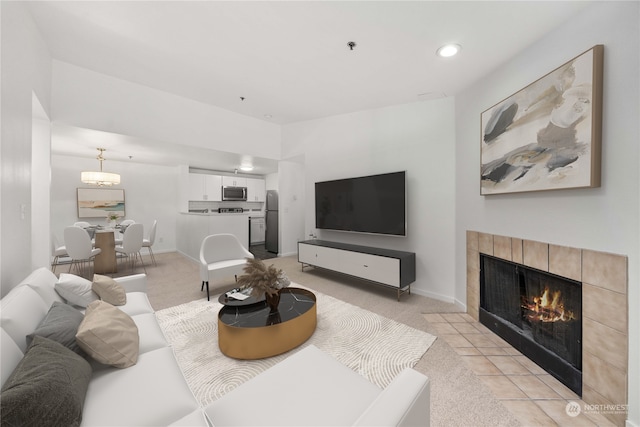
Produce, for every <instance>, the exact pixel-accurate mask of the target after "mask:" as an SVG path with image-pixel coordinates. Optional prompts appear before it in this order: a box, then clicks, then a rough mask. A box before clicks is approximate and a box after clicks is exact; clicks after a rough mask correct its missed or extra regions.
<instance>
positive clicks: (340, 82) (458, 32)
mask: <svg viewBox="0 0 640 427" xmlns="http://www.w3.org/2000/svg"><path fill="white" fill-rule="evenodd" d="M587 4H589V2H581V1H567V2H561V1H489V2H485V1H468V2H463V1H407V2H402V1H315V2H307V1H256V2H247V1H168V2H164V1H153V2H151V1H148V2H147V1H104V2H102V1H71V2H65V1H46V2H28V7H29V10H30V11H31V14H32V15H33V17H34V20H35V22H36V25H37V26H38V27H39V29H40V32H41V34H42V36H43V38H44V39H45V42H46V43H47V45H48V47H49V49H50V51H51V55H52V57H53V58H55V59H58V60H61V61H65V62H68V63H71V64H74V65H77V66H80V67H84V68H87V69H90V70H93V71H97V72H100V73H104V74H107V75H111V76H114V77H117V78H120V79H124V80H128V81H132V82H135V83H139V84H142V85H145V86H148V87H153V88H156V89H159V90H163V91H166V92H170V93H173V94H177V95H180V96H183V97H186V98H190V99H193V100H196V101H199V102H203V103H206V104H210V105H215V106H217V107H221V108H225V109H227V110H231V111H234V112H236V113H239V114H243V115H246V116H250V117H254V118H256V119H258V120H265V121H268V122H271V123H274V124H281V125H283V124H288V123H293V122H298V121H303V120H310V119H316V118H321V117H327V116H332V115H337V114H344V113H349V112H354V111H360V110H367V109H372V108H380V107H384V106H389V105H397V104H404V103H410V102H417V101H422V100H428V99H434V98H441V97H448V96H454V95H455V94H456V93H458V92H459V91H461V90H462V89H464V88H466V87H468V86H469V85H471V84H473V83H474V82H475V81H477V80H478V79H480V78H481V77H483V76H485V75H486V74H488V73H490V72H491V71H492V70H493V69H495V68H497V67H499V66H500V65H501V64H503V63H505V62H506V61H508V60H509V59H510V58H511V57H513V56H514V55H515V54H517V53H518V52H520V51H522V50H523V49H525V48H526V47H527V46H529V45H531V44H532V43H534V42H535V41H536V40H538V39H540V38H541V37H543V36H544V35H545V34H546V33H548V32H549V31H550V30H552V29H553V28H555V27H558V26H560V25H561V24H562V23H563V22H565V21H566V20H568V19H569V18H570V17H571V16H572V15H573V14H575V13H577V12H578V11H579V10H580V9H582V8H584V7H585V6H586V5H587ZM350 41H354V42H355V43H356V46H355V47H354V48H353V50H352V49H350V47H349V46H348V42H350ZM451 42H454V43H458V44H460V45H461V46H462V51H461V53H460V54H459V55H457V56H456V57H453V58H439V57H437V56H436V55H435V52H436V50H437V49H438V48H439V47H440V46H441V45H443V44H445V43H451ZM52 121H53V135H52V139H53V144H52V146H53V152H54V153H74V154H75V155H78V154H79V153H80V152H81V151H82V150H79V148H80V147H83V146H84V147H86V139H85V140H84V142H82V143H81V142H79V141H78V140H77V138H78V136H79V135H82V136H83V137H84V138H91V140H92V141H93V139H94V138H102V140H103V141H104V143H103V145H106V148H108V149H111V148H114V147H118V144H120V147H128V148H129V149H130V151H129V152H128V153H127V154H125V152H124V151H122V152H121V151H120V148H118V149H115V148H114V150H113V151H114V155H116V154H117V156H123V157H124V156H128V155H134V160H135V157H137V156H140V157H141V158H146V157H148V156H150V154H149V150H150V147H154V150H155V149H156V148H157V147H158V144H159V143H158V142H157V141H145V140H142V139H138V138H130V137H127V136H123V135H112V134H105V133H104V132H101V133H99V134H93V133H92V132H94V131H90V130H86V129H78V128H75V127H74V126H73V123H63V124H61V123H57V122H56V121H55V117H52ZM110 136H113V137H114V138H115V139H114V142H112V143H111V144H112V145H111V146H110V145H109V144H110V142H109V137H110ZM74 141H77V142H76V143H75V145H74ZM122 144H125V145H122ZM96 146H97V145H95V144H93V147H96ZM162 148H163V151H162V153H161V152H159V150H156V151H158V152H156V153H155V155H156V156H157V157H158V158H157V159H156V158H154V159H153V161H151V160H148V161H147V162H149V163H158V164H177V160H183V159H184V157H185V156H186V157H187V158H192V159H193V160H194V161H196V162H197V161H198V158H202V157H203V156H213V157H215V158H217V157H219V155H220V154H221V153H218V152H213V153H210V152H209V150H199V149H195V148H194V149H193V150H184V146H179V147H175V146H167V147H162ZM85 151H86V152H88V151H91V150H89V149H88V148H85ZM190 151H192V152H190ZM131 153H134V154H131ZM163 153H164V155H162V154H163ZM222 154H224V153H222ZM226 154H229V155H230V153H226ZM80 155H83V156H84V155H85V153H84V152H82V154H80ZM86 155H87V156H95V155H96V152H95V151H92V152H91V153H90V154H88V153H87V154H86ZM105 156H106V157H107V158H108V157H109V152H107V154H106V155H105ZM236 156H237V155H236ZM222 157H224V155H222ZM226 160H228V159H225V161H226ZM235 160H237V159H234V161H235ZM261 160H264V161H265V162H264V163H265V166H264V167H265V168H266V169H269V168H272V167H273V163H274V161H273V160H268V159H254V161H256V162H258V163H259V162H260V161H261ZM140 161H142V160H140ZM275 167H276V168H277V165H276V166H275ZM266 169H265V170H266ZM272 171H273V170H272ZM256 173H261V172H260V171H257V172H256ZM265 173H269V171H267V172H265Z"/></svg>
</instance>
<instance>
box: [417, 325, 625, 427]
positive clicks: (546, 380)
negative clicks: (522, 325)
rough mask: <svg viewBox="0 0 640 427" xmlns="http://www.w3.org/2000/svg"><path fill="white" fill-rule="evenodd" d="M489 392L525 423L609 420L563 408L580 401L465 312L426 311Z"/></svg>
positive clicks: (575, 423) (599, 422)
mask: <svg viewBox="0 0 640 427" xmlns="http://www.w3.org/2000/svg"><path fill="white" fill-rule="evenodd" d="M424 317H425V319H426V320H427V321H428V322H429V323H431V325H432V326H433V328H434V329H435V332H436V335H437V336H438V338H440V339H443V340H445V341H446V342H447V343H448V344H449V345H450V346H451V347H452V348H453V349H454V350H455V351H456V352H457V353H458V354H459V355H460V356H461V357H462V360H463V361H464V362H465V363H467V365H468V366H469V368H470V369H471V370H472V371H473V372H474V373H475V374H476V375H477V376H478V378H480V379H481V380H482V381H483V382H484V383H485V384H486V385H487V387H488V388H489V389H490V390H491V392H492V393H493V395H494V396H495V397H496V398H497V399H498V400H500V401H502V403H503V404H504V405H505V406H506V407H507V409H509V411H511V412H512V413H513V414H514V415H515V417H516V418H517V419H518V420H520V422H521V423H522V425H524V426H610V425H614V423H613V422H611V421H610V420H608V419H607V418H605V417H604V416H603V415H601V414H592V413H590V414H585V413H584V412H582V413H580V414H579V415H578V416H575V417H572V416H569V415H568V414H567V411H566V408H567V404H568V403H569V402H578V403H579V404H580V407H581V408H584V402H582V400H580V398H579V397H578V396H577V395H576V394H575V393H574V392H573V391H571V390H569V389H568V388H567V387H565V386H564V385H563V384H562V383H560V382H559V381H558V380H556V379H555V378H554V377H552V376H551V375H549V374H547V373H546V371H544V370H543V369H542V368H540V367H539V366H538V365H536V364H535V363H533V362H532V361H531V360H529V359H528V358H527V357H526V356H523V355H522V354H521V353H520V352H519V351H517V350H516V349H514V348H513V347H512V346H511V345H509V344H508V343H507V342H506V341H504V340H503V339H502V338H500V337H499V336H497V335H496V334H494V333H493V332H491V331H490V330H489V329H487V328H486V327H485V326H484V325H482V324H480V323H479V322H477V321H475V320H474V319H473V318H472V317H471V316H469V315H468V314H466V313H442V314H425V315H424Z"/></svg>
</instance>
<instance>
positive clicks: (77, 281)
mask: <svg viewBox="0 0 640 427" xmlns="http://www.w3.org/2000/svg"><path fill="white" fill-rule="evenodd" d="M92 284H93V283H92V282H91V281H90V280H87V279H85V278H84V277H80V276H76V275H74V274H67V273H60V279H58V281H57V282H56V284H55V290H56V292H58V293H59V294H60V296H61V297H62V298H64V299H65V300H67V302H68V303H69V304H73V305H77V306H80V307H86V306H87V305H89V303H91V302H93V301H96V300H98V299H99V297H98V295H97V294H96V293H95V292H93V290H92V289H91V286H92Z"/></svg>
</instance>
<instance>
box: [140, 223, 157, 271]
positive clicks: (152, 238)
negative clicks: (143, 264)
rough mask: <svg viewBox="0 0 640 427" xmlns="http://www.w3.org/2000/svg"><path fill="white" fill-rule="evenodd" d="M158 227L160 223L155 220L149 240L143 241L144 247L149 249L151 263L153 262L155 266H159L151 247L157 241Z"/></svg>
mask: <svg viewBox="0 0 640 427" xmlns="http://www.w3.org/2000/svg"><path fill="white" fill-rule="evenodd" d="M157 226H158V221H157V220H154V221H153V224H152V225H151V230H150V231H149V238H148V239H142V247H143V248H147V249H149V255H150V256H151V262H153V265H157V264H156V257H155V256H154V255H153V251H152V250H151V246H153V243H154V242H155V241H156V227H157Z"/></svg>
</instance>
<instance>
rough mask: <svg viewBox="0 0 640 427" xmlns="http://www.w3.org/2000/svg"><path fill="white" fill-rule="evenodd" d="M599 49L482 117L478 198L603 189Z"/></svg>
mask: <svg viewBox="0 0 640 427" xmlns="http://www.w3.org/2000/svg"><path fill="white" fill-rule="evenodd" d="M603 55H604V47H603V46H602V45H597V46H594V47H592V48H591V49H589V50H588V51H586V52H584V53H582V54H580V55H579V56H577V57H576V58H574V59H572V60H571V61H569V62H567V63H566V64H564V65H562V66H560V67H558V68H557V69H555V70H553V71H552V72H550V73H549V74H547V75H545V76H544V77H542V78H540V79H538V80H537V81H535V82H533V83H531V84H530V85H529V86H527V87H525V88H524V89H522V90H520V91H519V92H517V93H515V94H513V95H511V96H510V97H509V98H507V99H505V100H504V101H502V102H500V103H498V104H496V105H494V106H493V107H491V108H489V109H488V110H486V111H484V112H483V113H482V115H481V120H480V121H481V125H482V141H481V148H480V157H481V160H480V162H481V174H480V175H481V177H480V194H481V195H489V194H502V193H518V192H525V191H541V190H559V189H567V188H584V187H599V186H600V146H601V133H602V132H601V131H602V68H603Z"/></svg>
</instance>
